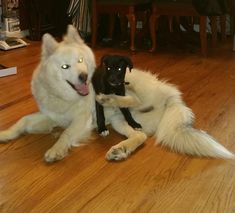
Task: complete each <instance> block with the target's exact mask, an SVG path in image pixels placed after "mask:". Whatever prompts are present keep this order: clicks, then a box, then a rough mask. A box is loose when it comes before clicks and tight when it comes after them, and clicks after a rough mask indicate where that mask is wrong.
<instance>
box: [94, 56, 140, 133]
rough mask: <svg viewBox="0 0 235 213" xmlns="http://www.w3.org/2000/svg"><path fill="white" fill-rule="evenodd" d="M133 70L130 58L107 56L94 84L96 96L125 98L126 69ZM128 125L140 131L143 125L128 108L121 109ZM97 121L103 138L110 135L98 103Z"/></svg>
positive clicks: (95, 75)
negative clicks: (109, 95) (133, 116)
mask: <svg viewBox="0 0 235 213" xmlns="http://www.w3.org/2000/svg"><path fill="white" fill-rule="evenodd" d="M127 67H128V68H129V70H130V71H131V69H132V68H133V64H132V62H131V60H130V58H128V57H125V56H119V55H105V56H103V57H102V59H101V64H100V66H99V67H98V68H97V69H96V71H95V73H94V75H93V77H92V84H93V87H94V90H95V93H96V94H100V93H103V94H116V95H121V96H125V84H128V83H126V82H125V74H126V68H127ZM120 110H121V112H122V114H123V115H124V117H125V119H126V121H127V123H128V124H129V125H130V126H131V127H133V128H135V129H140V128H141V125H140V124H139V123H137V122H136V121H135V120H134V119H133V118H132V116H131V113H130V111H129V109H128V108H120ZM96 119H97V126H98V132H99V134H101V135H102V136H106V135H108V133H109V132H108V130H107V128H106V126H105V117H104V109H103V106H102V105H101V104H99V103H98V102H97V101H96Z"/></svg>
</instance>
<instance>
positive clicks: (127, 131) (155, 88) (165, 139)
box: [0, 26, 234, 162]
mask: <svg viewBox="0 0 235 213" xmlns="http://www.w3.org/2000/svg"><path fill="white" fill-rule="evenodd" d="M94 69H95V60H94V55H93V53H92V51H91V49H90V48H89V47H88V46H87V45H86V44H85V43H84V42H83V41H82V39H81V38H80V36H79V35H78V33H77V31H76V30H75V29H74V28H73V27H72V26H69V27H68V32H67V35H66V37H65V38H64V40H63V41H62V42H60V43H58V42H57V41H55V40H54V39H53V38H52V37H51V36H50V35H48V34H45V35H44V36H43V44H42V58H41V62H40V63H39V65H38V67H37V68H36V70H35V72H34V74H33V78H32V92H33V95H34V97H35V99H36V101H37V103H38V106H39V109H40V112H38V113H34V114H31V115H27V116H25V117H23V118H22V119H20V120H19V121H18V122H17V123H16V124H14V125H13V126H12V127H10V128H9V129H7V130H5V131H2V132H0V141H3V142H6V141H8V140H11V139H14V138H16V137H18V136H19V135H20V134H22V133H48V132H51V131H52V129H53V128H54V127H56V126H60V127H63V128H65V130H64V132H63V133H62V135H61V136H60V138H59V139H58V141H57V142H56V143H55V144H54V145H53V146H52V147H51V148H50V149H49V150H48V151H47V152H46V154H45V160H46V161H47V162H53V161H56V160H60V159H62V158H64V157H65V156H66V154H67V153H68V150H69V149H70V148H71V146H76V145H79V143H80V142H81V141H82V140H85V139H87V138H88V137H89V136H90V133H91V131H92V129H93V128H94V127H95V126H94V124H95V123H96V122H95V117H96V115H95V110H94V108H95V107H94V106H95V95H94V91H93V89H92V86H91V83H90V79H91V76H92V74H93V72H94ZM126 81H127V82H129V83H130V84H129V85H128V86H127V96H125V97H120V96H115V95H102V94H101V95H98V96H97V97H96V99H97V101H99V102H100V103H102V104H103V105H104V106H106V107H105V117H106V120H107V121H108V122H109V123H110V124H111V125H112V127H113V128H114V129H115V130H116V131H117V132H119V133H121V134H122V135H125V136H126V137H127V139H126V140H124V141H121V142H120V143H118V144H117V145H115V146H113V147H111V149H110V150H109V151H108V152H107V155H106V158H107V159H109V160H121V159H125V158H127V156H128V155H129V154H130V153H131V152H133V151H134V150H135V149H136V148H137V147H139V146H140V145H141V144H143V143H144V141H145V140H146V135H149V136H151V135H153V136H155V137H156V143H161V144H162V145H165V146H167V147H169V148H170V149H172V150H174V151H177V152H180V153H186V154H190V155H197V156H209V157H218V158H234V155H233V154H232V153H231V152H229V151H228V150H227V149H226V148H224V147H223V146H222V145H220V144H219V143H218V142H216V141H215V140H214V139H213V138H212V137H211V136H209V135H208V134H207V133H205V132H203V131H201V130H197V129H194V128H193V126H192V124H193V113H192V111H191V110H190V109H189V108H188V107H186V106H185V104H184V102H183V101H182V98H181V94H180V92H179V91H178V90H177V89H176V87H174V86H173V85H171V84H168V83H166V82H163V81H160V80H158V79H157V78H156V76H154V75H152V74H150V73H148V72H144V71H141V70H137V69H135V70H133V72H131V73H129V72H128V73H127V75H126ZM143 85H144V89H143ZM117 106H118V107H129V106H132V115H133V117H134V119H136V121H138V122H140V123H141V125H142V128H143V131H137V130H134V129H133V128H132V127H130V126H129V125H128V124H127V122H126V121H125V119H124V117H123V116H122V114H121V113H120V110H119V109H118V108H117Z"/></svg>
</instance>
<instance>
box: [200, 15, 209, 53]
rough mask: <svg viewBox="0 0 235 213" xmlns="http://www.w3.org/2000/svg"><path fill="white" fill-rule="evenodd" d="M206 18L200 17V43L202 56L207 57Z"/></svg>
mask: <svg viewBox="0 0 235 213" xmlns="http://www.w3.org/2000/svg"><path fill="white" fill-rule="evenodd" d="M206 18H207V17H206V16H200V41H201V53H202V55H203V56H207V34H206Z"/></svg>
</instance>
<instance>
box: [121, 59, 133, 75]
mask: <svg viewBox="0 0 235 213" xmlns="http://www.w3.org/2000/svg"><path fill="white" fill-rule="evenodd" d="M123 59H124V61H125V62H126V65H127V66H128V68H129V70H130V72H131V69H132V68H133V63H132V61H131V59H130V58H129V57H127V56H124V57H123Z"/></svg>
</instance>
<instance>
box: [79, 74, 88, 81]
mask: <svg viewBox="0 0 235 213" xmlns="http://www.w3.org/2000/svg"><path fill="white" fill-rule="evenodd" d="M87 77H88V75H87V74H86V73H84V72H82V73H81V74H80V75H79V76H78V78H79V80H80V81H81V82H82V83H85V82H86V81H87Z"/></svg>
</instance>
